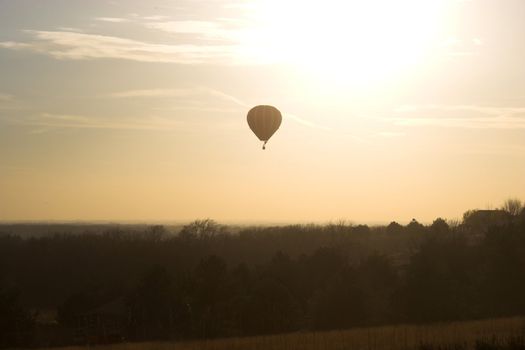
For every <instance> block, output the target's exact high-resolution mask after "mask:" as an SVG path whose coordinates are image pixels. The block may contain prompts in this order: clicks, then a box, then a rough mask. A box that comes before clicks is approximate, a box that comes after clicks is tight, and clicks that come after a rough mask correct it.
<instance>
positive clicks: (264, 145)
mask: <svg viewBox="0 0 525 350" xmlns="http://www.w3.org/2000/svg"><path fill="white" fill-rule="evenodd" d="M266 142H268V141H264V143H263V149H266Z"/></svg>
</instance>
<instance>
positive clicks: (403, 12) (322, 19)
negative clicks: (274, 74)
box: [241, 0, 448, 83]
mask: <svg viewBox="0 0 525 350" xmlns="http://www.w3.org/2000/svg"><path fill="white" fill-rule="evenodd" d="M447 7H448V5H447V2H446V1H443V0H441V1H438V0H426V1H422V0H397V1H392V0H367V1H363V0H357V1H356V0H352V1H333V0H328V1H322V2H318V1H316V2H313V1H311V2H309V1H279V0H276V1H269V0H260V1H254V2H252V3H251V5H250V6H249V7H248V8H247V10H248V14H249V17H250V21H251V25H250V26H249V27H248V28H247V29H246V31H244V33H243V34H242V38H241V42H242V44H241V51H242V52H241V53H242V54H244V55H248V56H251V57H252V58H254V59H256V60H258V61H261V62H265V63H267V62H273V63H286V64H291V65H293V66H296V67H299V68H301V69H304V70H305V71H306V72H309V73H311V74H314V75H320V76H324V77H325V78H326V77H330V79H334V80H348V79H349V78H351V80H352V81H353V82H360V83H364V82H365V81H366V82H370V81H377V80H383V79H388V78H389V77H391V76H392V75H395V74H397V73H399V72H401V71H404V70H406V69H407V68H410V67H413V66H414V65H417V64H418V63H419V62H421V61H422V60H424V59H425V57H426V56H428V55H429V54H431V52H432V50H433V49H434V48H435V47H436V46H437V45H438V44H439V40H440V35H441V34H442V31H443V24H444V23H443V22H445V14H446V12H447Z"/></svg>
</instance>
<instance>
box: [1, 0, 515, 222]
mask: <svg viewBox="0 0 525 350" xmlns="http://www.w3.org/2000/svg"><path fill="white" fill-rule="evenodd" d="M524 18H525V1H523V0H471V1H466V0H465V1H457V0H442V1H437V0H435V1H433V0H397V1H393V0H367V1H361V0H360V1H333V0H324V1H310V2H308V1H304V0H303V1H269V0H254V1H248V0H247V1H229V0H191V1H189V0H183V1H178V0H172V1H168V0H154V1H138V0H126V1H124V0H116V1H95V0H94V1H84V0H83V1H80V0H46V1H37V0H33V1H29V0H0V220H191V219H196V218H205V217H210V218H213V219H216V220H219V221H223V222H232V221H252V222H256V221H257V222H260V221H265V222H312V221H315V222H326V221H329V220H338V219H348V220H351V221H354V222H367V223H372V222H389V221H391V220H398V221H400V222H403V223H404V222H407V221H408V220H410V219H411V218H416V219H418V220H420V221H423V222H428V221H431V220H432V219H434V218H436V217H438V216H442V217H446V218H459V217H460V216H461V215H462V213H463V212H464V211H465V210H467V209H472V208H486V207H491V206H492V207H495V206H499V205H500V204H501V203H502V202H503V200H505V199H506V198H508V197H518V198H521V199H525V64H524V62H525V21H524ZM258 104H271V105H274V106H276V107H277V108H279V109H280V110H281V111H282V113H283V123H282V125H281V128H280V130H279V131H278V132H277V133H276V134H275V135H274V136H273V138H272V139H271V140H270V142H269V143H268V147H267V149H266V151H262V150H261V144H260V142H259V141H258V139H257V138H256V137H255V136H254V135H253V134H252V132H251V131H250V129H249V128H248V125H247V123H246V113H247V111H248V110H249V109H250V107H252V106H254V105H258Z"/></svg>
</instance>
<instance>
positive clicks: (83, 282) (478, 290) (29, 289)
mask: <svg viewBox="0 0 525 350" xmlns="http://www.w3.org/2000/svg"><path fill="white" fill-rule="evenodd" d="M234 231H235V232H232V230H230V228H229V227H227V226H223V225H220V224H218V223H216V222H214V221H212V220H198V221H195V222H193V223H191V224H188V225H186V226H184V227H183V228H182V230H181V231H180V232H179V233H178V234H173V233H170V232H168V231H167V230H166V229H165V228H164V227H162V226H153V227H148V228H144V229H142V230H133V231H131V232H129V231H126V230H123V229H122V228H119V227H112V228H110V229H109V230H106V231H105V232H101V233H100V234H65V233H60V234H55V235H47V236H43V237H33V238H26V239H24V238H21V237H19V236H16V235H13V234H12V233H11V232H9V231H7V232H3V233H1V234H0V346H13V345H25V346H31V345H36V346H38V345H56V344H67V343H73V342H86V341H91V342H98V341H103V340H107V341H110V340H117V339H121V338H125V339H128V340H153V339H196V338H213V337H227V336H243V335H257V334H273V333H280V332H290V331H297V330H328V329H342V328H350V327H356V326H371V325H383V324H395V323H402V322H403V323H424V322H435V321H449V320H465V319H477V318H489V317H499V316H512V315H524V314H525V297H524V296H525V210H524V209H523V207H522V206H521V203H520V202H519V201H508V202H507V203H506V204H505V206H504V208H503V209H498V210H473V211H469V212H467V213H465V215H464V218H463V221H461V222H456V223H454V224H450V223H447V222H446V221H445V220H443V219H436V220H435V221H434V222H433V223H432V224H431V225H427V226H425V225H422V224H420V223H418V222H417V221H416V220H412V222H410V223H409V224H408V225H406V226H402V225H400V224H398V223H395V222H392V223H390V224H389V225H387V226H378V227H368V226H366V225H357V226H356V225H351V224H346V223H344V222H341V223H335V224H328V225H292V226H280V227H251V228H243V229H241V230H238V229H235V230H234ZM37 236H38V235H37ZM50 310H51V311H52V310H57V313H56V315H57V316H56V323H55V322H54V320H53V317H46V314H47V313H49V312H50ZM51 314H52V315H53V313H52V312H51ZM50 334H53V336H51V335H50ZM112 337H113V338H112Z"/></svg>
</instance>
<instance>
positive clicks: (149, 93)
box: [108, 87, 249, 108]
mask: <svg viewBox="0 0 525 350" xmlns="http://www.w3.org/2000/svg"><path fill="white" fill-rule="evenodd" d="M108 97H113V98H166V97H170V98H188V97H197V98H200V99H202V100H206V99H209V98H210V97H213V98H218V99H220V100H223V101H226V102H230V103H233V104H235V105H237V106H241V107H245V108H247V107H249V105H248V104H247V103H244V102H243V101H241V100H240V99H238V98H236V97H235V96H232V95H229V94H227V93H224V92H222V91H219V90H215V89H211V88H207V87H191V88H177V89H143V90H128V91H120V92H115V93H112V94H110V95H109V96H108Z"/></svg>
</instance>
